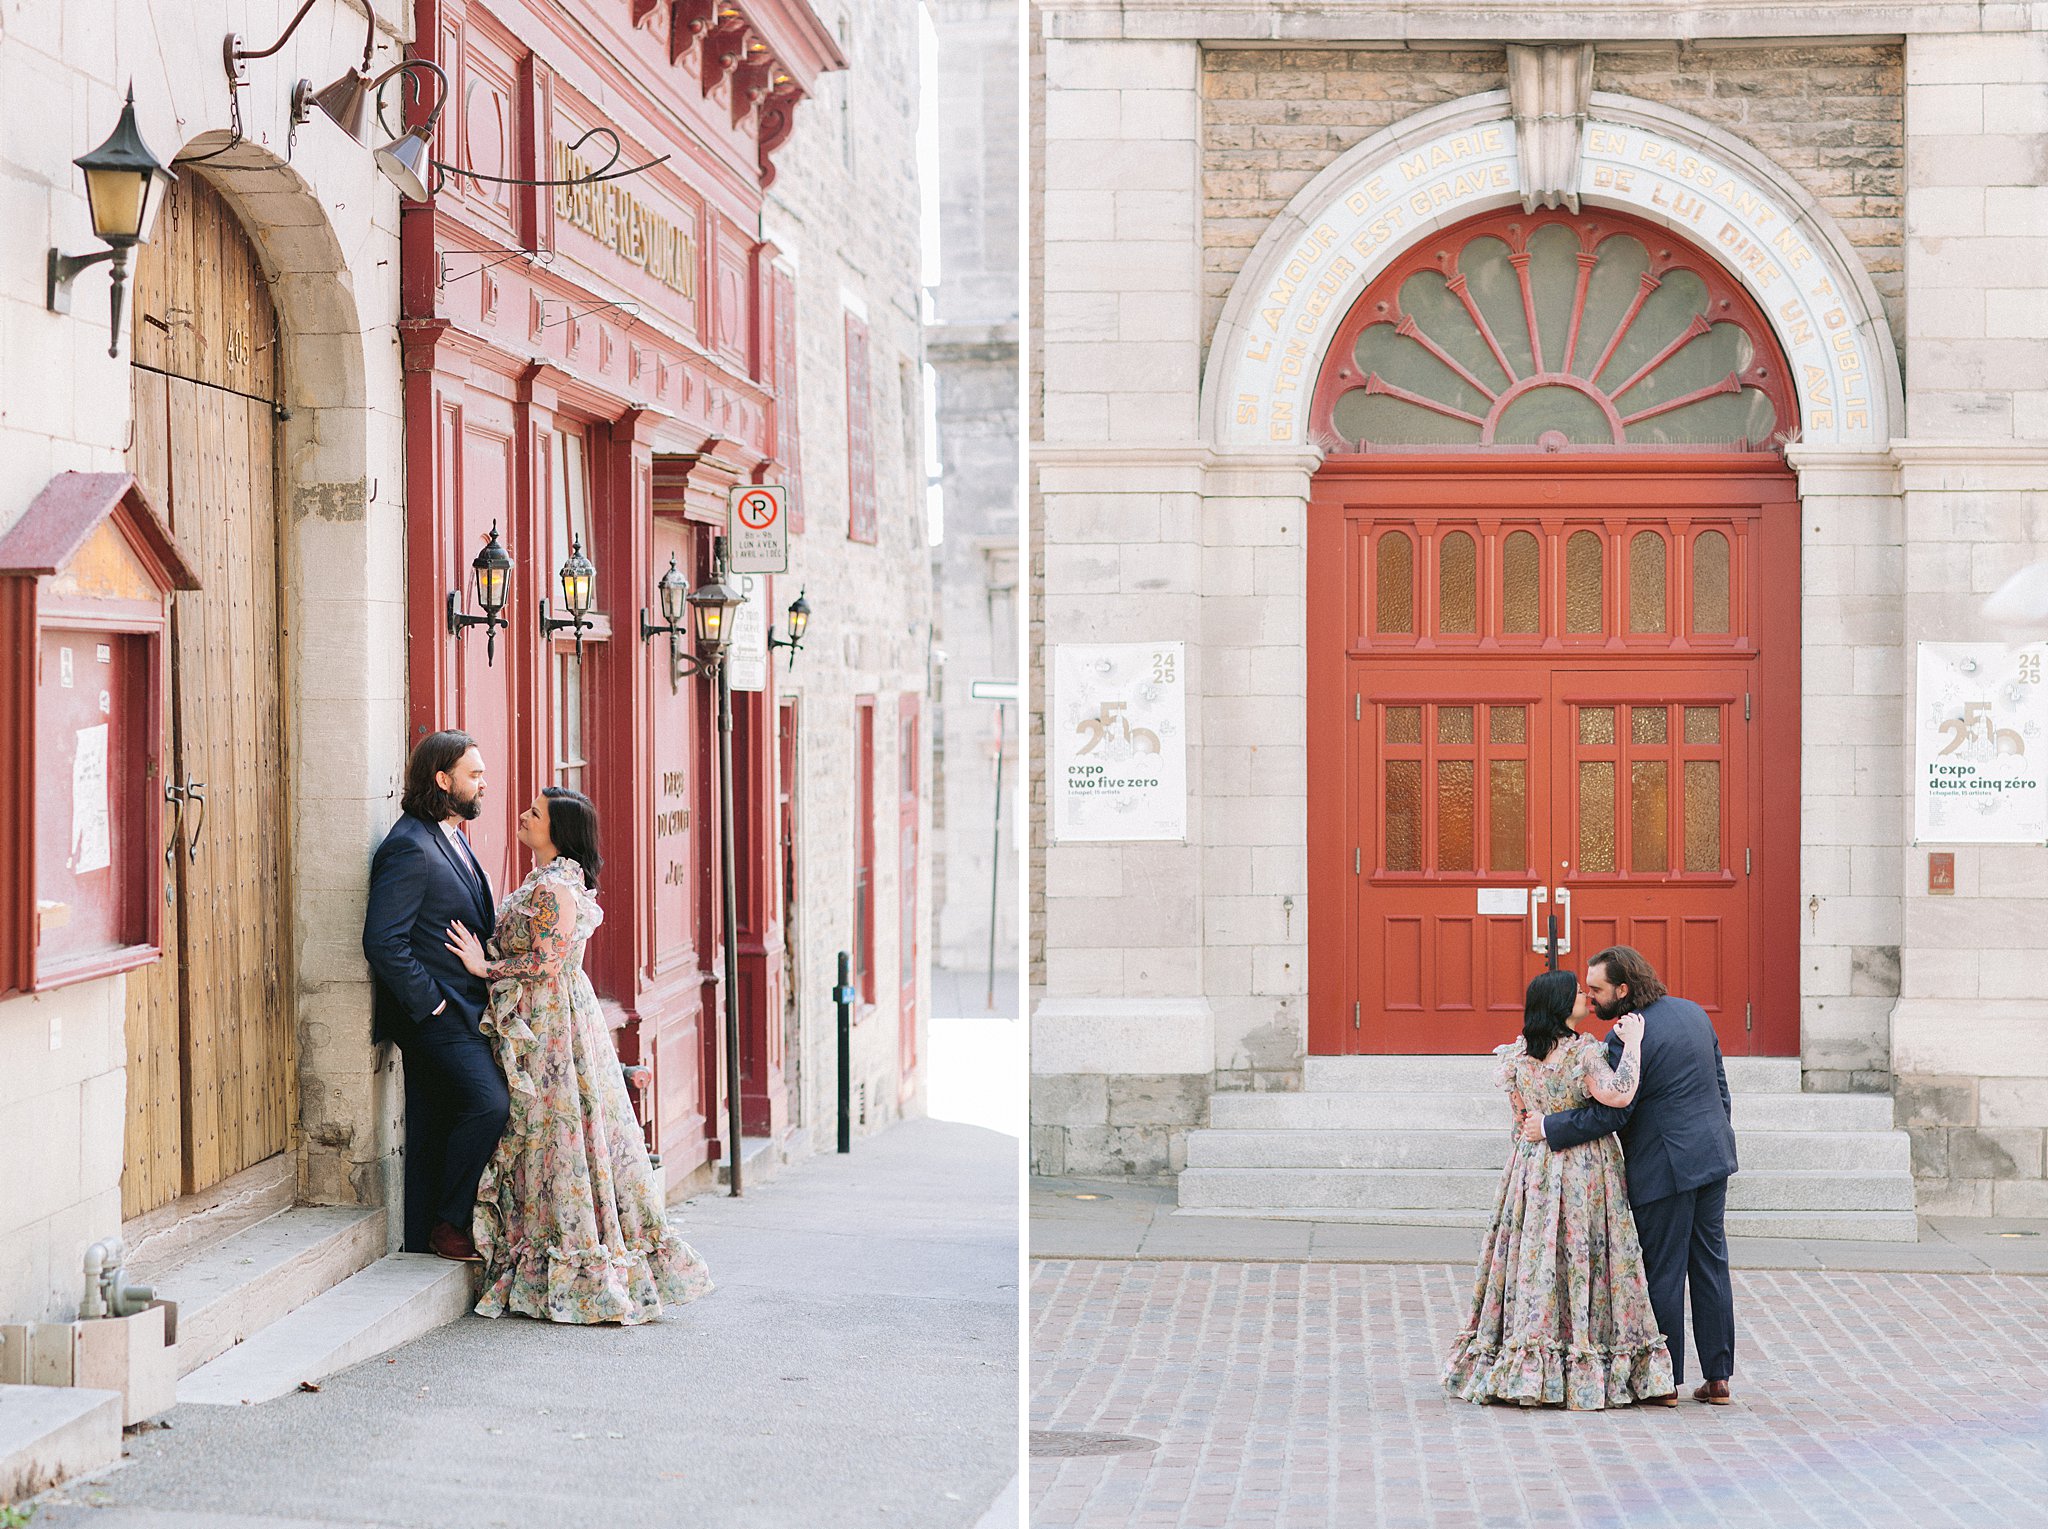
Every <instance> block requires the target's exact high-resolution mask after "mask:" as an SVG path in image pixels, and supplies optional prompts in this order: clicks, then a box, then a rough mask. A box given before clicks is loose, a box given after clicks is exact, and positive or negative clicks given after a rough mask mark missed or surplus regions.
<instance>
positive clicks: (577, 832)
mask: <svg viewBox="0 0 2048 1529" xmlns="http://www.w3.org/2000/svg"><path fill="white" fill-rule="evenodd" d="M540 794H541V795H542V796H544V797H546V798H547V799H548V837H549V838H550V839H552V840H554V841H555V853H556V854H558V855H567V856H568V857H569V858H570V859H571V860H573V861H575V862H576V863H577V864H578V865H580V866H581V867H583V884H584V885H585V886H586V887H588V888H590V890H591V891H593V892H595V891H596V890H597V873H598V872H599V871H601V870H603V869H604V856H602V855H600V854H599V853H598V852H597V808H596V807H594V806H593V805H591V801H590V798H589V797H587V796H585V795H584V794H583V793H582V792H581V791H571V790H570V789H569V788H568V787H567V786H543V787H541V790H540Z"/></svg>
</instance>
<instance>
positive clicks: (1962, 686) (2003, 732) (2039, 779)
mask: <svg viewBox="0 0 2048 1529" xmlns="http://www.w3.org/2000/svg"><path fill="white" fill-rule="evenodd" d="M2044 667H2048V646H2044V645H2043V644H2039V643H2036V644H2033V645H2032V646H2029V647H2007V646H2006V645H2005V644H2003V643H1996V642H1923V643H1921V644H1920V655H1919V672H1918V680H1919V684H1918V689H1917V691H1916V693H1915V696H1914V708H1913V756H1914V757H1913V771H1914V778H1913V837H1914V839H1915V840H1916V841H1917V842H1919V843H1922V844H2048V678H2044V674H2043V670H2044Z"/></svg>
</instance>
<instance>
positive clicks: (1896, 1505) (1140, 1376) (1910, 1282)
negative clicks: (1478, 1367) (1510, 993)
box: [1030, 1260, 2048, 1529]
mask: <svg viewBox="0 0 2048 1529" xmlns="http://www.w3.org/2000/svg"><path fill="white" fill-rule="evenodd" d="M1470 1281H1471V1272H1470V1270H1469V1269H1467V1268H1463V1267H1455V1266H1451V1265H1446V1264H1434V1265H1419V1266H1418V1265H1408V1266H1403V1265H1364V1264H1340V1263H1249V1264H1247V1263H1224V1262H1188V1263H1181V1262H1156V1263H1154V1262H1142V1263H1141V1262H1124V1261H1107V1260H1078V1261H1071V1262H1069V1261H1042V1262H1039V1263H1037V1264H1036V1265H1035V1267H1034V1273H1033V1293H1032V1326H1033V1363H1032V1387H1033V1395H1032V1405H1031V1428H1032V1429H1033V1449H1034V1459H1033V1461H1032V1467H1031V1483H1030V1498H1031V1523H1032V1524H1033V1525H1034V1526H1036V1529H1055V1526H1059V1529H1065V1526H1075V1529H1096V1526H1105V1525H1117V1526H1124V1525H1130V1526H1137V1525H1148V1526H1149V1525H1185V1526H1191V1529H1193V1526H1202V1529H1208V1526H1225V1525H1228V1526H1232V1529H1235V1526H1239V1525H1246V1526H1253V1525H1257V1526H1275V1529H1297V1526H1299V1529H1310V1526H1314V1529H1324V1526H1345V1529H1349V1526H1354V1525H1358V1526H1364V1525H1372V1526H1379V1529H1495V1526H1499V1529H1508V1526H1521V1525H1543V1526H1549V1525H1560V1526H1561V1525H1591V1526H1607V1525H1614V1526H1621V1525H1626V1526H1628V1529H1652V1526H1663V1525H1670V1526H1685V1529H1706V1526H1721V1525H1729V1526H1734V1525H1768V1526H1771V1529H1780V1526H1784V1529H1790V1526H1799V1525H1829V1526H1833V1525H1857V1526H1890V1525H1899V1526H1911V1529H1946V1526H1955V1525H1963V1526H1970V1529H1977V1526H1985V1529H1989V1526H1994V1525H1996V1526H2015V1529H2018V1526H2033V1525H2048V1281H2043V1280H2040V1279H2033V1278H2023V1277H2015V1276H2009V1275H1958V1274H1927V1273H1906V1274H1896V1273H1894V1274H1881V1273H1859V1272H1836V1273H1829V1272H1813V1271H1807V1270H1780V1271H1768V1272H1766V1271H1756V1270H1749V1271H1739V1272H1737V1274H1736V1275H1735V1299H1736V1322H1737V1350H1736V1375H1735V1387H1736V1393H1737V1403H1736V1405H1734V1406H1732V1407H1704V1406H1700V1405H1698V1404H1696V1403H1694V1402H1693V1401H1692V1400H1691V1399H1690V1397H1689V1396H1688V1397H1687V1398H1686V1400H1685V1401H1684V1402H1683V1403H1682V1404H1681V1405H1680V1406H1679V1407H1676V1408H1664V1407H1655V1408H1641V1409H1624V1410H1620V1411H1616V1412H1610V1413H1567V1412H1561V1411H1548V1410H1546V1411H1541V1412H1523V1411H1522V1410H1520V1409H1510V1408H1504V1407H1475V1406H1472V1405H1470V1404H1468V1403H1464V1402H1454V1401H1451V1400H1449V1399H1447V1398H1446V1397H1445V1396H1444V1394H1443V1392H1442V1390H1441V1388H1440V1387H1439V1385H1438V1381H1437V1377H1438V1375H1439V1373H1440V1371H1441V1366H1442V1363H1443V1357H1444V1354H1445V1352H1446V1351H1447V1350H1448V1348H1449V1347H1450V1343H1451V1340H1452V1338H1453V1337H1454V1336H1455V1334H1456V1332H1457V1330H1458V1328H1459V1326H1460V1324H1461V1323H1462V1321H1463V1320H1464V1315H1465V1307H1466V1301H1467V1299H1468V1295H1469V1288H1470ZM1697 1380H1698V1377H1697V1376H1696V1375H1694V1376H1690V1377H1689V1378H1688V1384H1687V1388H1686V1389H1687V1390H1688V1391H1689V1390H1690V1387H1691V1385H1692V1384H1696V1383H1697ZM1090 1433H1092V1434H1098V1435H1103V1434H1107V1435H1129V1436H1135V1437H1136V1438H1139V1439H1144V1440H1151V1441H1156V1443H1157V1448H1156V1449H1149V1450H1140V1451H1137V1452H1133V1453H1120V1454H1102V1455H1082V1456H1077V1457H1076V1456H1070V1457H1067V1458H1037V1456H1038V1455H1039V1454H1040V1453H1041V1452H1042V1450H1043V1449H1045V1448H1046V1447H1051V1448H1055V1449H1065V1450H1073V1449H1075V1448H1076V1447H1079V1446H1084V1445H1085V1443H1086V1441H1084V1440H1080V1439H1076V1438H1075V1437H1073V1436H1074V1435H1076V1434H1090ZM1058 1436H1064V1437H1058Z"/></svg>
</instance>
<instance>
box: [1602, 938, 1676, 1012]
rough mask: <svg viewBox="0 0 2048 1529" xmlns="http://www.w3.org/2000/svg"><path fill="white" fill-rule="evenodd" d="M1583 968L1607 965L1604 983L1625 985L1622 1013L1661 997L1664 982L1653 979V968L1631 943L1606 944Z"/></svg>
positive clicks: (1639, 1007)
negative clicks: (1605, 947) (1624, 1001)
mask: <svg viewBox="0 0 2048 1529" xmlns="http://www.w3.org/2000/svg"><path fill="white" fill-rule="evenodd" d="M1586 966H1587V969H1588V970H1591V969H1592V968H1593V967H1595V966H1604V967H1606V968H1607V982H1608V985H1609V986H1610V987H1622V986H1626V987H1627V988H1628V998H1627V1000H1626V1004H1625V1007H1623V1009H1622V1011H1621V1012H1622V1013H1623V1014H1636V1013H1640V1012H1641V1011H1642V1010H1644V1009H1647V1008H1648V1007H1649V1006H1650V1005H1651V1004H1653V1003H1655V1002H1656V1001H1657V1000H1658V999H1660V998H1662V997H1663V996H1664V993H1665V988H1664V984H1663V983H1661V982H1659V981H1658V980H1657V968H1656V967H1654V966H1652V965H1651V964H1650V962H1649V959H1648V958H1647V957H1646V956H1644V954H1643V953H1642V952H1641V951H1640V950H1637V949H1636V948H1635V947H1634V946H1633V945H1610V946H1608V947H1607V949H1605V950H1603V951H1601V952H1600V954H1599V955H1597V956H1595V957H1594V958H1593V959H1592V960H1590V961H1588V962H1587V963H1586Z"/></svg>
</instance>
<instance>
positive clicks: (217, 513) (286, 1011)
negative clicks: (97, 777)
mask: <svg viewBox="0 0 2048 1529" xmlns="http://www.w3.org/2000/svg"><path fill="white" fill-rule="evenodd" d="M137 253H138V254H139V256H140V257H141V258H140V262H139V266H138V270H137V273H136V292H135V331H134V341H133V351H132V354H133V357H134V365H133V367H132V368H131V378H132V387H133V404H134V420H135V425H134V441H133V445H132V446H131V448H130V450H129V458H128V460H129V468H130V471H132V472H134V473H135V475H136V476H137V478H139V479H140V480H141V482H142V483H143V485H144V487H145V489H146V490H147V491H148V493H149V495H150V497H151V499H152V500H153V501H154V502H155V503H156V505H157V506H158V507H159V509H160V510H161V511H162V512H163V513H164V514H165V516H166V517H167V519H168V520H169V522H170V526H171V530H172V532H173V534H174V535H176V537H177V538H178V542H179V544H180V545H181V546H182V547H183V548H184V549H185V552H186V555H187V557H188V558H189V559H190V561H191V563H192V565H193V567H194V568H195V570H197V572H198V574H199V578H200V585H201V587H200V588H199V589H197V590H193V591H187V592H183V593H180V594H179V595H178V596H177V598H176V600H175V601H174V602H173V606H172V612H171V623H172V625H171V642H170V676H169V680H170V683H169V686H168V688H167V690H166V695H167V697H168V704H167V706H166V709H165V710H166V726H167V736H166V740H165V749H164V755H163V757H164V759H165V761H166V765H165V769H166V772H167V778H166V779H164V780H162V781H152V782H150V783H149V787H150V789H152V790H158V791H162V792H163V793H164V794H165V797H166V806H165V811H164V814H163V822H164V844H163V847H162V853H163V856H164V861H165V869H166V875H165V899H166V906H165V909H164V920H163V950H164V954H163V958H162V959H161V960H160V961H158V962H156V963H155V964H154V965H152V966H149V967H144V968H141V969H140V970H137V971H135V972H131V973H130V974H129V976H128V979H127V980H128V1012H127V1046H128V1119H127V1135H126V1147H125V1154H124V1160H123V1165H122V1177H121V1202H122V1214H123V1215H124V1216H126V1217H132V1216H135V1215H139V1214H141V1213H143V1212H145V1211H150V1210H154V1209H156V1208H158V1207H160V1206H162V1205H165V1204H167V1203H169V1202H170V1201H172V1200H174V1199H177V1198H178V1197H179V1196H181V1195H186V1194H193V1193H197V1192H199V1191H201V1190H204V1189H207V1188H209V1187H210V1186H212V1185H214V1184H217V1183H219V1182H220V1181H221V1180H223V1179H226V1178H228V1177H230V1176H232V1175H233V1174H235V1173H237V1172H239V1171H241V1170H242V1169H244V1168H248V1167H251V1166H252V1165H254V1164H256V1163H259V1162H261V1161H263V1160H264V1159H265V1158H268V1157H271V1156H273V1155H275V1154H276V1153H278V1152H281V1151H283V1150H285V1148H286V1147H287V1146H288V1145H290V1143H291V1139H292V1131H293V1126H294V1123H295V1121H296V1119H297V1115H298V1107H297V1094H298V1089H297V1066H296V1044H295V1034H294V1023H293V1014H292V1005H291V1000H290V994H289V990H288V984H287V970H288V949H289V940H290V933H289V927H288V923H287V918H286V907H285V877H286V863H287V854H288V844H287V837H288V831H287V824H288V822H289V816H290V815H289V813H288V811H287V799H286V789H285V779H286V776H285V732H284V715H283V674H282V659H281V653H280V634H281V631H282V623H281V621H280V600H279V587H278V585H279V558H278V521H277V512H276V505H275V481H276V471H277V453H276V431H277V423H276V421H277V407H276V404H275V402H274V400H275V399H276V398H277V397H278V381H279V377H278V353H277V352H278V345H277V333H278V331H277V323H276V318H275V314H274V311H273V309H272V306H271V301H270V294H269V289H268V287H267V285H266V283H265V281H264V279H263V273H262V269H261V267H260V265H259V264H258V262H257V259H256V255H255V252H254V250H253V249H252V248H251V247H250V245H249V241H248V238H247V236H246V235H245V234H244V233H243V232H242V229H241V226H240V224H239V223H238V222H237V221H236V219H235V217H234V214H233V212H232V211H231V210H230V209H229V207H228V206H227V204H226V203H225V202H224V201H223V200H222V198H221V197H220V195H219V194H218V193H217V192H215V191H214V190H213V188H211V187H210V186H208V185H207V183H206V182H205V181H204V180H202V179H200V178H199V177H198V176H197V175H196V174H195V175H186V176H184V177H182V178H181V179H180V180H179V182H178V184H177V185H176V186H175V187H174V188H173V189H172V191H171V192H170V194H169V198H168V200H167V202H166V204H165V207H164V209H163V211H162V213H161V215H160V217H159V220H158V224H157V238H156V240H155V242H153V243H152V244H149V245H146V246H144V247H142V248H141V249H140V250H139V251H138V252H137Z"/></svg>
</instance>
